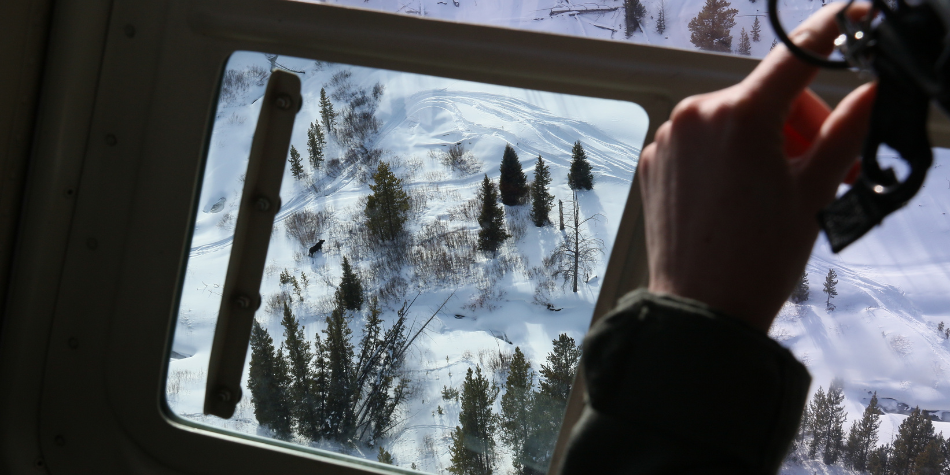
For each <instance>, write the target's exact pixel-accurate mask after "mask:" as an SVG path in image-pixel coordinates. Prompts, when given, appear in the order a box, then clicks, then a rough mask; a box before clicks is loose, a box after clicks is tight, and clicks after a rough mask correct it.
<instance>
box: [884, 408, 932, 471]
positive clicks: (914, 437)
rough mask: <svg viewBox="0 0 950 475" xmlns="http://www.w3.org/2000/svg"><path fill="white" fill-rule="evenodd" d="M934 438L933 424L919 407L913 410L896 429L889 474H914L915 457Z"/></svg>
mask: <svg viewBox="0 0 950 475" xmlns="http://www.w3.org/2000/svg"><path fill="white" fill-rule="evenodd" d="M933 438H934V426H933V422H932V421H931V420H930V418H929V417H927V415H926V414H924V413H923V412H922V411H921V410H920V407H917V408H914V410H913V411H911V413H910V417H908V418H907V419H904V421H903V422H901V425H900V427H898V428H897V438H895V439H894V447H893V449H892V452H891V458H890V461H889V465H890V467H889V469H890V470H889V472H890V473H893V474H896V475H909V474H912V473H915V468H917V467H916V465H915V464H916V461H917V457H918V456H919V455H920V454H921V453H922V452H923V451H924V448H925V447H926V446H927V444H928V443H930V441H931V440H933Z"/></svg>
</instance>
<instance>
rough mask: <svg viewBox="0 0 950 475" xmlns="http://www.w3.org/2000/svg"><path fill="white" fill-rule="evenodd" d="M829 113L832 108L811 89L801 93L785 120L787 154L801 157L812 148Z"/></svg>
mask: <svg viewBox="0 0 950 475" xmlns="http://www.w3.org/2000/svg"><path fill="white" fill-rule="evenodd" d="M829 114H831V109H829V108H828V105H827V104H825V101H823V100H821V98H819V97H818V96H817V95H815V93H814V92H812V91H811V89H805V90H804V91H803V92H802V93H801V94H799V95H798V97H797V98H796V99H795V102H794V103H792V110H791V112H790V113H789V114H788V119H786V120H785V155H786V156H788V157H790V158H794V157H800V156H802V155H804V154H805V153H806V152H807V151H808V150H810V149H811V145H812V142H814V140H815V137H817V136H818V131H820V130H821V124H823V123H824V122H825V119H827V118H828V115H829Z"/></svg>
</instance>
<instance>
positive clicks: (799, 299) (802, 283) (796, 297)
mask: <svg viewBox="0 0 950 475" xmlns="http://www.w3.org/2000/svg"><path fill="white" fill-rule="evenodd" d="M808 294H809V291H808V272H806V271H802V276H801V277H800V278H799V279H798V285H797V286H795V290H792V295H791V296H790V297H789V298H788V299H789V300H791V301H792V303H799V304H800V303H805V302H806V301H808Z"/></svg>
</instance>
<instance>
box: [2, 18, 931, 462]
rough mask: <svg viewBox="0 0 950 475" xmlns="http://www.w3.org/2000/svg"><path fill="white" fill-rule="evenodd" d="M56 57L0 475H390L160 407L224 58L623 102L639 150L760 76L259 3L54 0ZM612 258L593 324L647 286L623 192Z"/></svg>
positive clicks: (636, 223) (573, 415) (835, 75)
mask: <svg viewBox="0 0 950 475" xmlns="http://www.w3.org/2000/svg"><path fill="white" fill-rule="evenodd" d="M80 19H83V20H82V22H80ZM79 23H82V24H79ZM50 41H51V46H50V53H49V57H48V64H47V75H46V79H45V80H44V85H43V91H42V94H43V99H42V100H41V105H40V117H41V118H42V119H41V122H40V124H39V125H38V126H37V129H36V131H37V132H36V136H35V142H36V143H37V144H41V145H40V146H38V147H37V148H36V149H35V151H34V154H33V157H32V163H33V165H32V167H33V168H32V172H31V174H30V177H29V183H28V186H29V188H28V190H29V191H28V194H27V204H26V206H25V208H24V213H23V216H24V218H23V225H22V227H21V234H20V237H19V239H20V242H21V243H24V244H23V245H21V246H20V248H19V251H18V255H17V261H16V263H15V264H14V270H13V272H14V274H13V276H14V277H13V278H12V279H11V280H12V281H13V282H14V283H13V286H12V287H11V291H10V294H9V295H10V297H9V304H8V307H7V308H6V315H5V317H6V318H5V320H6V322H5V324H6V327H5V329H4V330H5V331H4V333H3V338H4V340H3V345H2V346H0V357H2V358H0V375H2V376H3V377H4V379H3V381H4V385H7V384H9V385H10V386H7V387H16V388H18V390H17V391H16V392H14V391H5V392H3V393H4V394H2V395H0V420H4V421H11V422H10V423H9V424H4V426H5V427H3V428H2V429H0V442H2V443H0V446H2V447H4V448H2V449H0V462H2V465H0V466H3V467H13V469H12V470H11V472H12V473H19V472H25V471H27V470H32V469H33V468H34V466H35V465H36V464H39V463H42V464H43V465H45V466H46V467H49V469H50V471H52V472H55V473H70V472H76V473H128V472H147V473H191V472H211V473H219V472H228V473H267V472H269V471H274V470H275V469H279V470H280V471H284V472H290V471H292V472H297V471H301V472H302V471H305V470H308V471H319V472H318V473H329V474H336V473H340V474H360V473H392V471H381V470H380V469H379V468H376V467H373V466H371V464H368V463H367V464H363V463H361V462H358V461H353V460H351V459H349V458H339V457H333V456H328V455H326V454H323V453H318V452H316V451H308V450H304V449H301V448H300V447H299V446H293V445H288V444H283V443H280V442H276V441H270V440H265V439H262V438H255V437H251V436H243V435H239V434H232V433H227V432H224V431H221V430H217V429H211V428H209V429H207V430H205V429H200V428H196V427H195V426H194V425H193V424H192V423H183V422H182V420H180V419H179V418H178V417H177V416H174V415H173V414H169V413H167V411H166V406H165V403H164V401H163V398H164V385H165V376H166V371H167V367H168V353H169V349H170V345H171V340H172V338H173V330H174V327H175V320H176V318H177V310H178V302H179V297H180V290H181V289H180V286H181V283H182V280H183V273H184V269H185V266H186V258H187V255H188V251H189V247H190V237H191V228H192V226H193V222H194V217H195V214H196V213H197V204H196V203H197V195H198V193H199V191H200V184H201V181H202V174H203V169H204V163H205V154H206V150H207V147H208V142H209V140H210V136H211V131H212V127H211V124H212V122H213V118H214V114H215V111H216V107H217V89H218V86H219V82H220V78H221V75H222V73H223V72H224V67H225V65H226V62H227V60H228V58H229V57H230V55H231V53H232V52H234V51H238V50H251V51H268V52H273V53H279V54H282V55H292V56H298V57H305V58H313V59H319V60H325V61H331V62H339V63H347V64H353V65H358V66H366V67H376V68H385V69H392V70H398V71H406V72H411V73H419V74H429V75H435V76H443V77H448V78H455V79H463V80H469V81H479V82H486V83H493V84H500V85H507V86H514V87H522V88H529V89H537V90H544V91H551V92H559V93H566V94H575V95H583V96H591V97H600V98H607V99H617V100H625V101H630V102H635V103H637V104H639V105H640V106H641V107H643V108H644V110H645V111H646V113H647V114H648V117H649V129H648V131H647V135H646V138H645V144H648V143H650V142H651V141H652V140H653V134H654V133H655V131H656V129H657V127H658V126H659V125H660V124H661V123H662V122H664V121H665V120H666V119H667V117H669V114H670V111H671V110H672V107H673V106H674V105H675V104H676V103H677V102H678V101H679V100H681V99H682V98H684V97H687V96H689V95H693V94H699V93H704V92H709V91H713V90H717V89H720V88H723V87H727V86H730V85H732V84H735V83H737V82H738V81H740V80H741V79H743V78H744V77H745V76H746V75H747V74H748V72H750V71H751V70H752V69H753V68H754V67H755V65H756V64H757V63H758V60H755V59H750V58H741V57H734V56H726V55H714V54H708V53H699V52H694V51H686V50H677V49H667V48H659V47H651V46H644V45H636V44H630V43H622V42H615V41H604V40H591V39H585V38H578V37H570V36H564V35H556V34H551V33H538V32H529V31H520V30H512V29H505V28H496V27H490V26H482V25H471V24H459V23H454V22H447V21H441V20H431V19H423V18H418V17H410V16H404V15H395V14H390V13H382V12H375V11H368V10H361V9H356V8H349V7H340V6H331V5H325V4H305V3H296V2H287V1H258V0H196V1H186V0H167V1H166V0H113V1H109V0H94V1H89V2H68V1H67V2H58V3H57V5H56V7H55V11H54V19H53V27H52V33H51V40H50ZM97 48H99V49H97ZM79 53H81V56H79V57H78V58H79V59H77V58H76V56H75V55H76V54H79ZM88 58H101V62H96V61H83V60H84V59H88ZM70 75H75V78H78V79H74V78H71V77H70ZM71 79H72V80H71ZM860 83H861V81H860V80H859V79H858V78H857V76H856V75H855V74H853V73H850V72H828V71H823V72H821V73H820V74H819V78H818V80H817V81H816V83H815V85H814V86H813V89H814V90H815V91H816V92H817V93H818V94H819V95H820V96H822V97H823V98H824V99H825V100H826V101H828V102H829V103H831V104H835V103H837V102H838V101H839V100H840V99H841V98H842V97H843V96H844V95H845V94H846V93H847V92H849V91H851V90H853V89H854V88H855V87H857V86H858V85H859V84H860ZM77 95H78V96H77ZM931 138H932V140H933V142H934V145H935V146H948V145H950V122H947V121H946V119H944V118H943V116H942V115H941V114H938V113H934V114H931ZM68 190H72V191H73V193H68ZM615 242H616V244H615V247H614V249H613V252H612V253H611V255H610V257H609V260H608V266H607V270H606V275H605V276H604V280H603V281H604V283H603V287H602V291H601V294H600V296H599V299H598V301H597V304H596V306H595V310H594V313H593V321H596V320H597V319H598V318H599V317H600V316H602V315H604V314H605V313H606V312H607V311H608V310H609V309H610V307H612V306H613V304H614V302H616V300H617V298H619V297H620V296H621V295H623V294H624V293H626V292H628V291H630V290H632V289H634V288H636V287H638V286H641V285H645V283H646V279H647V266H646V249H645V242H644V238H643V219H642V215H641V203H640V193H639V184H638V179H636V177H635V178H634V180H633V184H632V188H631V193H630V195H629V197H628V200H627V204H626V207H625V209H624V211H623V215H622V218H621V223H620V229H619V231H618V236H617V239H616V241H615ZM143 269H147V270H148V271H147V272H145V271H143ZM44 285H46V288H47V289H49V288H50V287H51V288H52V291H49V290H47V292H51V293H43V292H42V291H41V289H42V288H43V286H44ZM593 321H592V322H593ZM15 366H20V367H23V368H27V369H29V371H27V370H17V369H16V367H15ZM582 389H583V378H582V375H580V372H579V376H578V380H577V382H576V384H575V387H574V390H573V391H572V393H571V398H570V401H569V404H568V410H567V414H566V416H565V423H564V425H563V426H562V429H561V434H560V437H559V440H558V445H557V450H556V453H555V463H552V469H553V467H555V466H556V465H557V463H556V462H557V460H558V459H559V457H560V454H561V452H562V451H563V447H564V445H565V443H566V440H567V437H568V434H569V432H570V428H571V427H572V426H573V423H574V422H575V421H576V420H577V417H578V416H579V414H580V409H581V407H582V403H583V398H582V393H583V391H582ZM394 470H399V469H394ZM407 473H408V472H407Z"/></svg>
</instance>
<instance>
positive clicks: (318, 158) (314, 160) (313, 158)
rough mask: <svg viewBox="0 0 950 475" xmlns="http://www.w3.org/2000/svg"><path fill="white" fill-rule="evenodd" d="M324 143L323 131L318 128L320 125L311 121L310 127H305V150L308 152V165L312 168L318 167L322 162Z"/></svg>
mask: <svg viewBox="0 0 950 475" xmlns="http://www.w3.org/2000/svg"><path fill="white" fill-rule="evenodd" d="M326 144H327V140H326V137H324V135H323V131H322V130H320V125H319V124H317V123H316V122H311V123H310V128H309V129H307V151H308V152H309V153H310V166H311V167H313V169H314V170H316V169H318V168H320V164H321V163H323V147H324V146H325V145H326Z"/></svg>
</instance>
